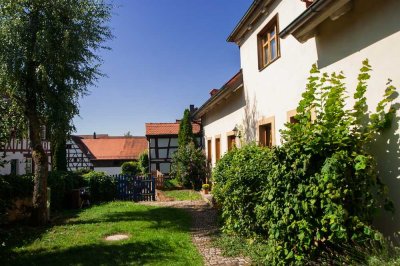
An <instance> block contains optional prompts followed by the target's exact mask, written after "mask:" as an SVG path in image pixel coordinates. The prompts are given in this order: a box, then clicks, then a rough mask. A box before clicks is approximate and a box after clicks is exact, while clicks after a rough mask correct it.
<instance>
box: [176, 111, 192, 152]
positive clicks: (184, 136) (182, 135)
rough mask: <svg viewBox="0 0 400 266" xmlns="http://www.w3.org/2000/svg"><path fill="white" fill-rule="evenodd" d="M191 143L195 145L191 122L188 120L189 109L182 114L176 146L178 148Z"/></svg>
mask: <svg viewBox="0 0 400 266" xmlns="http://www.w3.org/2000/svg"><path fill="white" fill-rule="evenodd" d="M191 142H194V143H195V138H194V135H193V128H192V121H191V119H190V111H189V109H185V112H184V113H183V118H182V120H181V122H180V124H179V133H178V145H179V147H181V146H186V145H188V144H189V143H191Z"/></svg>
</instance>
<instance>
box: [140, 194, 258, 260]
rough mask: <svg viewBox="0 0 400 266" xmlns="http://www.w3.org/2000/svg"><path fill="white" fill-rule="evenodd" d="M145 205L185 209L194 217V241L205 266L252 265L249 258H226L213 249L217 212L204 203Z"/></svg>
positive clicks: (149, 202)
mask: <svg viewBox="0 0 400 266" xmlns="http://www.w3.org/2000/svg"><path fill="white" fill-rule="evenodd" d="M141 204H144V205H151V206H160V207H172V208H180V209H184V210H186V211H187V212H189V213H190V215H191V216H192V218H193V219H192V226H191V234H192V241H193V243H194V245H195V246H196V247H197V249H198V250H199V252H200V253H201V255H202V256H203V259H204V264H205V265H229V266H236V265H237V266H242V265H251V261H250V259H249V258H242V257H224V256H223V255H222V251H221V250H220V249H219V248H216V247H213V246H212V243H211V237H212V236H213V235H214V234H215V233H216V232H218V226H217V211H216V210H215V209H213V208H211V207H210V205H209V204H208V203H207V202H205V201H203V200H198V201H166V202H154V201H152V202H151V201H146V202H141Z"/></svg>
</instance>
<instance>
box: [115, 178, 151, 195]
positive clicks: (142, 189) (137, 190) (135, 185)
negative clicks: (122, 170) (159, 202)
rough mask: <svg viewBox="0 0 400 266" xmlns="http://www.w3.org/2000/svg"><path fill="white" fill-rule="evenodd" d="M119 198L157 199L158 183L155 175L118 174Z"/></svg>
mask: <svg viewBox="0 0 400 266" xmlns="http://www.w3.org/2000/svg"><path fill="white" fill-rule="evenodd" d="M115 178H116V180H117V198H118V199H119V200H133V201H152V200H155V195H156V184H155V178H154V177H143V176H130V175H116V176H115Z"/></svg>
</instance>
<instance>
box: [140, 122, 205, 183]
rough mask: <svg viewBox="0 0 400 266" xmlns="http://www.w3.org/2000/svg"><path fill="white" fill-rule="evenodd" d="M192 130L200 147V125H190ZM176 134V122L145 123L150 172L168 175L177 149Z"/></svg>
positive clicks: (177, 123)
mask: <svg viewBox="0 0 400 266" xmlns="http://www.w3.org/2000/svg"><path fill="white" fill-rule="evenodd" d="M192 129H193V133H194V134H195V135H196V137H197V142H198V144H199V145H202V140H201V135H200V134H201V130H200V125H199V124H196V123H192ZM178 133H179V122H178V121H177V122H175V123H146V138H147V141H148V147H149V163H150V171H156V170H158V171H160V172H161V173H163V174H164V175H167V176H168V175H169V173H170V171H171V159H172V155H173V153H174V152H175V151H176V150H177V149H178Z"/></svg>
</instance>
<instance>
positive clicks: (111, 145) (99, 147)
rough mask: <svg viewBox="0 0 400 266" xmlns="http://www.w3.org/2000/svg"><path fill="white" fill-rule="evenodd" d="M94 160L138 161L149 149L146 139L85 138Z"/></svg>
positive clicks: (84, 141)
mask: <svg viewBox="0 0 400 266" xmlns="http://www.w3.org/2000/svg"><path fill="white" fill-rule="evenodd" d="M81 141H82V142H83V144H84V145H85V146H86V147H87V149H88V150H89V152H90V153H91V155H92V156H93V157H94V158H93V159H94V160H136V159H138V158H139V155H140V154H141V153H142V152H144V151H145V150H146V149H147V139H146V138H145V137H108V138H96V139H93V138H83V139H82V140H81Z"/></svg>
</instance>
